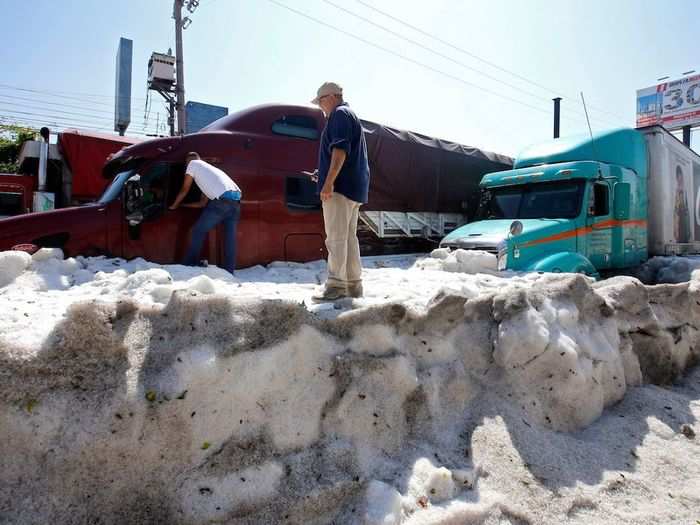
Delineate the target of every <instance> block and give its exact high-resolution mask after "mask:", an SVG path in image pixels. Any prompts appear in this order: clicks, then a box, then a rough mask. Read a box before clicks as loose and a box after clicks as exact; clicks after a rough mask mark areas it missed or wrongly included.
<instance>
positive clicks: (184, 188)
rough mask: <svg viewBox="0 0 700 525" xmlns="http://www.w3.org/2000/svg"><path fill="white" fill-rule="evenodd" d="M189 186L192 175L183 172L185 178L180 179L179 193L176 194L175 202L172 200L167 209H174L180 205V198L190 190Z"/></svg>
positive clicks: (190, 185)
mask: <svg viewBox="0 0 700 525" xmlns="http://www.w3.org/2000/svg"><path fill="white" fill-rule="evenodd" d="M191 187H192V175H188V174H187V173H185V180H183V181H182V188H180V193H178V194H177V197H176V198H175V202H173V204H172V205H171V206H170V208H169V209H171V210H176V209H177V208H178V206H180V203H181V202H182V200H183V199H184V198H185V197H186V196H187V192H188V191H190V188H191Z"/></svg>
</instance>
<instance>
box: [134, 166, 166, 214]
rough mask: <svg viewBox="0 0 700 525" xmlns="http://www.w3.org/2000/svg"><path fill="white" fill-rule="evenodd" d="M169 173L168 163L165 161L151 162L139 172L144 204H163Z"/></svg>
mask: <svg viewBox="0 0 700 525" xmlns="http://www.w3.org/2000/svg"><path fill="white" fill-rule="evenodd" d="M169 174H170V165H169V164H167V163H165V162H159V163H157V164H153V165H152V166H150V167H149V168H147V169H146V170H145V171H143V172H142V173H140V175H141V188H142V189H143V203H144V205H145V206H148V205H151V204H162V205H164V204H165V199H166V197H167V188H168V176H169Z"/></svg>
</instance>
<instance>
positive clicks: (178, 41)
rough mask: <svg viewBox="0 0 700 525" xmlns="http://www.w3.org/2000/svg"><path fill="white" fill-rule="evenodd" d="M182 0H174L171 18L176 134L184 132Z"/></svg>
mask: <svg viewBox="0 0 700 525" xmlns="http://www.w3.org/2000/svg"><path fill="white" fill-rule="evenodd" d="M183 3H184V0H174V2H173V18H174V19H175V74H176V83H175V99H176V102H175V109H176V110H177V132H178V135H184V134H185V71H184V66H183V57H182V29H183V27H182V26H183V24H182V6H183Z"/></svg>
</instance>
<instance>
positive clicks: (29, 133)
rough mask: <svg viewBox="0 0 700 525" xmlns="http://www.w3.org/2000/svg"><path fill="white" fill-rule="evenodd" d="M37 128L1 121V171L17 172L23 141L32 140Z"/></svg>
mask: <svg viewBox="0 0 700 525" xmlns="http://www.w3.org/2000/svg"><path fill="white" fill-rule="evenodd" d="M37 132H38V131H37V130H36V129H32V128H27V127H24V126H16V125H13V124H1V123H0V173H17V170H18V168H19V166H18V165H17V157H18V156H19V150H20V148H21V147H22V143H23V142H24V141H25V140H32V139H33V138H34V137H35V135H36V134H37Z"/></svg>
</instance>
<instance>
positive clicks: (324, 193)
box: [321, 182, 333, 201]
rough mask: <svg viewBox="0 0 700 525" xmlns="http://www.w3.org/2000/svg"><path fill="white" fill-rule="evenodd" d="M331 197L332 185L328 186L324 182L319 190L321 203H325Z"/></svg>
mask: <svg viewBox="0 0 700 525" xmlns="http://www.w3.org/2000/svg"><path fill="white" fill-rule="evenodd" d="M332 196H333V185H332V184H331V185H329V184H328V182H326V183H325V184H324V185H323V188H321V200H322V201H327V200H328V199H330V198H331V197H332Z"/></svg>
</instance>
